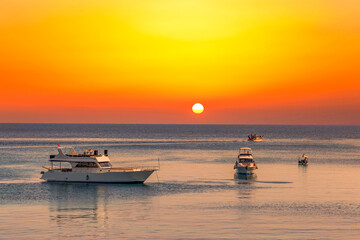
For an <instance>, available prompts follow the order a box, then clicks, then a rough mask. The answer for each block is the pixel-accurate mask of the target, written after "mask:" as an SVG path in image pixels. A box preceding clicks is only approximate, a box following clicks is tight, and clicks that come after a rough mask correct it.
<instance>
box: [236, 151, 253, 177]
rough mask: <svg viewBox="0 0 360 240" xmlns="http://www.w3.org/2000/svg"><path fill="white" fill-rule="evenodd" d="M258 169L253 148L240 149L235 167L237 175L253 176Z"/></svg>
mask: <svg viewBox="0 0 360 240" xmlns="http://www.w3.org/2000/svg"><path fill="white" fill-rule="evenodd" d="M257 168H258V167H257V166H256V163H255V161H254V158H253V156H252V151H251V148H240V150H239V155H238V159H237V160H236V162H235V165H234V169H235V170H236V173H235V174H240V175H252V174H254V171H255V170H256V169H257Z"/></svg>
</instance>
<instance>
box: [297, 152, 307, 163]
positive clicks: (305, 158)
mask: <svg viewBox="0 0 360 240" xmlns="http://www.w3.org/2000/svg"><path fill="white" fill-rule="evenodd" d="M298 164H299V165H301V166H307V165H308V164H309V157H308V156H307V155H305V153H304V154H303V155H301V156H299V159H298Z"/></svg>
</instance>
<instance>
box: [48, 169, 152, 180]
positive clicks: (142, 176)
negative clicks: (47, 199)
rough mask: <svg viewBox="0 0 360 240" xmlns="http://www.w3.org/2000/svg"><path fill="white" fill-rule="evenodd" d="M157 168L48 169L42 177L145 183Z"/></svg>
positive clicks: (49, 178)
mask: <svg viewBox="0 0 360 240" xmlns="http://www.w3.org/2000/svg"><path fill="white" fill-rule="evenodd" d="M154 171H155V170H143V171H124V172H103V173H99V172H97V173H86V172H60V171H47V172H45V173H44V174H43V175H42V177H41V179H43V180H45V181H47V182H84V183H143V182H145V181H146V179H148V178H149V177H150V175H151V174H152V173H153V172H154Z"/></svg>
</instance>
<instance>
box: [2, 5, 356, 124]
mask: <svg viewBox="0 0 360 240" xmlns="http://www.w3.org/2000/svg"><path fill="white" fill-rule="evenodd" d="M359 10H360V2H358V1H351V0H349V1H339V0H328V1H325V0H322V1H320V0H312V1H310V0H304V1H285V0H273V1H265V0H251V1H250V0H246V1H245V0H243V1H242V0H236V1H235V0H234V1H230V0H221V1H220V0H219V1H209V0H208V1H205V0H195V1H194V0H193V1H187V0H185V1H184V0H183V1H179V0H177V1H175V0H172V1H171V0H167V1H165V0H164V1H154V0H147V1H145V0H143V1H140V0H136V1H110V0H107V1H106V0H105V1H80V0H72V1H70V0H69V1H50V0H47V1H45V0H37V1H27V0H12V1H1V2H0V35H1V37H0V55H1V56H2V57H1V58H0V79H1V81H2V88H3V94H2V95H1V96H0V101H1V103H0V115H2V116H4V117H3V119H0V122H7V121H15V122H18V121H20V122H21V121H27V118H28V121H41V122H44V121H45V122H46V121H53V120H52V119H48V120H47V119H46V114H45V113H44V112H48V111H49V109H55V108H58V109H59V108H61V109H70V110H71V111H72V112H75V111H76V112H79V119H78V120H77V121H80V122H87V121H89V120H88V119H89V116H88V115H87V112H88V109H91V110H92V111H97V110H98V109H102V108H106V109H108V110H109V111H111V112H112V113H113V114H114V113H117V114H119V115H121V116H129V118H128V119H126V117H125V118H124V117H122V119H121V120H117V119H116V120H114V119H112V118H111V116H103V118H99V119H97V120H96V121H99V122H130V123H131V122H136V121H137V119H138V121H137V122H144V120H143V118H142V116H143V115H146V114H149V113H148V112H149V111H151V110H154V111H153V112H155V110H156V112H158V113H159V116H158V117H157V115H156V114H152V118H151V121H150V120H149V121H150V122H151V123H156V122H159V123H160V122H161V123H167V122H169V123H175V122H176V123H182V122H184V123H202V122H205V123H211V122H216V123H251V119H248V120H246V122H244V119H243V118H241V114H240V112H241V111H242V110H244V109H255V110H262V111H269V112H271V110H272V109H273V110H275V109H277V111H279V114H280V115H281V116H283V117H286V115H287V112H288V111H289V108H290V109H291V108H295V110H294V109H292V111H296V109H299V111H304V110H306V109H308V110H309V111H310V110H311V111H313V113H314V114H315V113H316V112H319V110H314V109H312V108H313V107H314V106H317V107H318V108H320V109H322V111H325V116H326V117H323V119H322V118H321V116H318V117H317V118H316V119H314V121H313V122H316V123H324V124H326V123H336V124H353V122H349V121H348V119H343V120H342V119H341V118H336V121H335V120H334V121H333V122H332V121H330V122H329V121H328V120H329V119H328V117H329V115H327V114H326V111H327V109H332V110H334V109H333V108H336V109H338V111H343V110H344V109H350V110H349V113H347V114H350V116H352V115H351V112H352V111H353V109H356V108H357V107H359V106H360V99H359V97H357V93H358V92H359V90H360V81H359V77H360V70H359V67H358V63H359V60H360V44H359V42H360V41H359V40H360V14H358V13H359ZM195 102H202V103H204V106H205V109H213V112H212V113H209V114H210V115H208V118H205V117H204V118H202V119H201V121H199V120H198V119H194V118H193V116H192V115H188V114H187V113H186V114H185V112H186V111H191V106H192V104H193V103H195ZM29 109H30V110H31V112H37V113H38V116H40V117H39V118H33V116H30V115H29V114H28V113H27V111H29ZM82 109H84V110H82ZM85 109H86V110H85ZM129 109H130V110H129ZM81 111H83V112H81ZM217 111H221V114H222V115H223V116H224V119H221V117H219V116H216V117H215V115H216V114H217V113H219V114H220V112H217ZM223 111H227V113H224V112H223ZM176 113H178V114H179V116H178V118H175V119H178V120H176V121H174V120H173V119H174V117H173V116H174V114H175V115H176ZM235 113H238V115H239V117H238V118H236V119H233V118H232V117H231V118H229V117H227V114H228V115H233V114H235ZM52 114H55V115H56V111H55V110H54V112H53V113H52ZM81 114H83V116H84V117H83V118H81ZM211 114H213V115H211ZM254 114H258V113H256V112H254ZM130 115H131V117H130ZM235 115H236V114H235ZM345 115H346V114H345ZM19 116H21V117H19ZM211 116H213V117H211ZM57 117H58V118H56V117H54V119H59V120H58V121H60V122H71V120H69V119H67V118H66V117H64V116H57ZM259 117H261V115H259ZM353 117H354V116H353ZM355 117H356V116H355ZM309 118H311V116H309ZM24 119H25V120H24ZM167 119H168V121H167ZM229 119H231V120H229ZM358 120H360V119H357V118H356V120H354V122H356V121H358ZM276 121H277V120H276V119H275V118H274V119H271V118H269V119H268V120H266V121H265V122H263V123H264V124H266V123H276ZM307 121H308V122H309V123H311V121H312V120H311V119H309V120H307ZM145 122H146V121H145ZM285 122H286V121H285ZM289 123H294V121H290V120H289ZM298 123H299V124H300V123H301V122H298Z"/></svg>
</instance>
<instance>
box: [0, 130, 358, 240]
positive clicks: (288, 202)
mask: <svg viewBox="0 0 360 240" xmlns="http://www.w3.org/2000/svg"><path fill="white" fill-rule="evenodd" d="M250 133H257V134H260V135H264V136H265V140H264V142H257V143H249V142H246V141H245V140H246V136H247V135H249V134H250ZM58 143H59V144H61V145H71V146H74V147H75V149H77V150H79V151H81V150H84V149H87V148H93V149H94V148H95V149H99V150H100V152H101V151H103V150H104V149H108V150H109V153H110V158H111V160H112V162H113V165H117V166H144V165H154V164H157V162H158V159H160V163H161V169H160V171H159V172H158V173H157V174H153V175H152V176H151V177H150V178H149V179H148V181H147V182H146V183H145V184H136V185H116V184H61V183H57V184H55V183H44V182H41V181H40V179H39V177H40V171H42V168H41V166H43V165H45V164H46V162H47V160H48V155H50V154H55V153H56V147H57V144H58ZM239 147H251V148H252V149H253V153H254V157H255V160H256V162H257V165H258V166H259V169H258V170H257V174H256V176H255V178H253V179H248V180H247V179H234V170H233V163H234V162H235V159H236V156H237V152H238V149H239ZM0 153H1V154H0V167H1V168H0V239H63V238H67V239H80V238H85V239H95V238H96V239H110V238H111V239H118V238H129V239H137V238H147V239H179V238H180V239H181V238H188V239H240V238H243V239H358V238H359V236H360V225H359V219H360V185H359V183H360V164H359V163H360V126H250V125H101V124H0ZM302 153H306V154H307V155H309V156H310V165H309V166H307V167H299V166H298V165H297V157H298V155H300V154H302Z"/></svg>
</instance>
